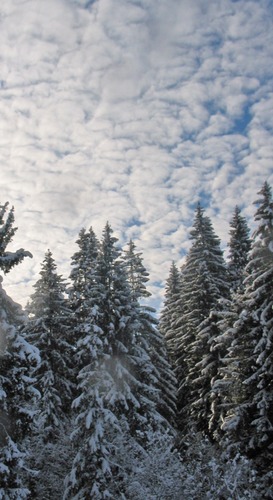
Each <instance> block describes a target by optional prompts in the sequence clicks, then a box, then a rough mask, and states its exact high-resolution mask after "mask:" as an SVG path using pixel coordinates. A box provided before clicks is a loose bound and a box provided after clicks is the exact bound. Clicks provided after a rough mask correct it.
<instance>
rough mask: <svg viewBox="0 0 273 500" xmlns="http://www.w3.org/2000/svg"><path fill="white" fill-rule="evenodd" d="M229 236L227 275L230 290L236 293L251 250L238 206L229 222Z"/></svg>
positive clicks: (245, 226)
mask: <svg viewBox="0 0 273 500" xmlns="http://www.w3.org/2000/svg"><path fill="white" fill-rule="evenodd" d="M229 234H230V240H229V243H228V246H229V254H228V275H229V281H230V289H231V291H233V292H236V291H238V289H240V288H242V283H243V279H244V271H245V267H246V265H247V262H248V255H249V252H250V249H251V239H250V237H249V234H250V229H249V227H248V225H247V221H246V219H245V217H243V216H242V215H241V210H240V208H239V207H238V206H236V207H235V210H234V213H233V217H232V219H231V221H230V231H229Z"/></svg>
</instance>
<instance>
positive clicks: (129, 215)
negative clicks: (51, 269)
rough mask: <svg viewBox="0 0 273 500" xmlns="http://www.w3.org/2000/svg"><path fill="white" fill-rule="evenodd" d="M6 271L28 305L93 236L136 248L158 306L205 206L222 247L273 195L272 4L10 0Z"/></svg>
mask: <svg viewBox="0 0 273 500" xmlns="http://www.w3.org/2000/svg"><path fill="white" fill-rule="evenodd" d="M0 46H1V52H0V168H1V176H0V193H1V194H0V200H1V203H5V202H6V201H8V202H9V203H10V207H11V206H14V209H15V220H16V226H17V227H18V231H17V233H16V235H15V237H14V241H13V243H12V245H10V247H9V250H16V249H17V248H21V247H23V248H25V249H26V250H28V251H30V252H31V253H32V254H33V258H32V259H29V258H27V259H25V261H24V262H23V263H22V264H20V265H19V266H17V267H16V268H14V269H13V270H12V271H11V272H10V273H9V274H8V275H7V276H5V277H4V288H5V290H6V291H7V292H8V294H9V295H10V296H11V297H12V298H13V300H15V301H17V302H20V303H21V304H23V305H25V303H26V302H27V300H28V299H29V296H30V295H31V293H33V288H32V286H33V284H34V283H35V282H36V281H37V279H38V278H39V271H40V269H41V262H42V260H43V259H44V255H45V252H46V251H47V250H48V249H50V250H51V251H52V252H53V257H54V258H55V260H56V264H57V266H58V272H59V273H60V274H62V275H63V276H64V278H67V277H68V276H69V273H70V261H71V256H72V255H73V253H74V252H75V251H76V250H77V245H76V243H75V242H76V240H77V236H78V233H79V231H80V229H81V228H82V227H85V228H89V227H90V226H92V227H93V229H94V231H95V232H96V234H97V236H98V237H100V236H101V233H102V230H103V228H104V226H105V224H106V222H107V221H109V223H110V224H111V226H112V228H113V230H114V234H115V236H117V237H118V238H119V242H120V244H121V246H125V245H126V243H127V242H128V241H129V240H130V239H133V240H134V242H135V244H136V246H137V249H138V251H140V252H142V253H143V259H144V264H145V266H146V268H147V270H148V271H149V273H150V278H151V279H150V287H149V289H150V291H151V293H152V299H151V305H154V306H155V307H159V305H160V303H161V300H162V295H163V291H164V290H163V288H164V283H165V280H166V278H167V276H168V272H169V268H170V265H171V262H172V261H173V260H174V261H175V262H176V263H177V264H178V265H180V264H181V263H182V262H183V258H184V256H185V253H186V252H187V250H188V249H189V247H190V241H189V230H190V227H191V225H192V221H193V217H194V210H195V207H196V204H197V202H198V201H200V202H201V203H202V204H203V206H204V207H205V208H206V213H207V215H209V216H210V217H211V219H212V223H213V226H214V228H215V231H216V233H217V235H218V236H219V237H220V238H221V241H222V245H223V249H224V248H225V247H226V242H227V240H228V231H229V221H230V219H231V217H232V213H233V211H234V207H235V205H236V204H237V205H239V206H240V208H241V209H242V213H243V215H245V216H246V217H247V218H248V220H249V224H250V226H251V227H252V226H253V213H254V211H255V207H254V206H253V202H254V201H255V199H256V198H257V194H256V193H257V191H258V190H259V189H260V188H261V186H262V184H263V183H264V181H265V180H267V181H268V182H269V183H270V184H271V185H272V186H273V141H272V131H273V2H272V1H269V0H260V1H256V0H255V1H252V0H238V1H236V0H234V1H232V0H210V1H207V0H118V1H117V0H93V1H92V0H89V1H88V0H47V1H46V2H45V1H44V0H1V3H0Z"/></svg>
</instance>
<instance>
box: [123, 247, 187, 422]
mask: <svg viewBox="0 0 273 500" xmlns="http://www.w3.org/2000/svg"><path fill="white" fill-rule="evenodd" d="M123 259H124V263H125V269H126V273H127V277H128V281H129V285H130V290H131V297H132V300H133V301H134V302H136V304H135V305H136V306H137V310H138V325H139V326H138V332H137V334H136V340H137V341H138V342H137V343H138V345H139V347H141V346H142V348H143V349H144V351H145V353H146V355H147V354H148V355H149V358H150V377H151V375H152V371H151V370H153V377H154V378H153V380H154V382H153V383H154V386H155V388H156V389H157V392H155V395H156V404H157V409H158V411H159V413H160V414H161V415H162V416H163V417H164V418H166V419H167V420H168V422H170V423H171V424H172V425H175V420H176V391H177V387H176V385H177V382H176V379H175V376H174V373H173V371H172V369H171V366H170V363H169V360H168V353H167V343H166V340H165V338H164V335H163V334H162V333H161V331H160V330H159V327H158V321H157V319H156V317H155V310H154V309H153V308H151V307H149V306H148V305H146V304H145V303H144V299H146V298H148V297H149V296H150V295H151V294H150V292H149V291H148V290H147V288H146V283H147V282H148V281H149V273H148V272H147V270H146V269H145V267H144V265H143V259H142V254H141V253H140V252H136V246H135V244H134V243H133V242H132V241H130V242H129V244H128V250H125V251H124V255H123ZM147 382H148V381H147ZM148 383H149V382H148Z"/></svg>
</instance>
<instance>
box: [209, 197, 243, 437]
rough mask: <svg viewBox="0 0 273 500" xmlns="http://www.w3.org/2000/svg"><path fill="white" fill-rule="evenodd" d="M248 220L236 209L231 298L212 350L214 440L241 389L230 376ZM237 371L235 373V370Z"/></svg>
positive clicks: (225, 304)
mask: <svg viewBox="0 0 273 500" xmlns="http://www.w3.org/2000/svg"><path fill="white" fill-rule="evenodd" d="M249 232H250V230H249V228H248V225H247V222H246V219H245V218H244V217H243V216H242V215H241V210H240V209H239V207H238V206H236V207H235V210H234V213H233V217H232V219H231V222H230V232H229V234H230V241H229V244H228V245H229V255H228V265H227V270H228V278H229V286H230V292H231V296H230V298H226V299H222V300H221V301H220V303H219V307H218V311H217V314H216V315H215V320H216V324H217V328H218V330H219V335H218V336H216V337H215V338H214V339H213V345H212V349H213V350H214V351H217V352H218V355H219V356H220V358H221V363H220V364H219V367H218V370H217V373H216V374H215V376H214V377H213V378H212V381H211V383H212V392H211V417H210V422H209V429H210V432H211V433H213V435H214V438H216V439H217V440H221V439H222V438H223V433H222V425H223V422H224V420H225V416H226V414H227V412H229V411H230V405H231V402H230V394H231V393H232V394H233V395H234V404H236V402H238V390H239V387H237V386H236V384H235V383H234V382H235V381H234V379H233V378H232V376H231V374H232V371H233V370H234V368H235V367H234V366H233V367H232V363H231V359H230V357H229V349H230V348H231V346H232V345H234V343H235V342H236V335H235V331H234V329H233V328H232V326H233V324H234V322H235V321H237V319H238V315H239V313H240V308H241V300H242V294H243V291H244V283H243V282H244V278H245V268H246V265H247V262H248V256H249V252H250V249H251V238H250V237H249ZM235 371H236V370H235Z"/></svg>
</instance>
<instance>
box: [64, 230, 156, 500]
mask: <svg viewBox="0 0 273 500" xmlns="http://www.w3.org/2000/svg"><path fill="white" fill-rule="evenodd" d="M92 276H93V279H94V282H93V283H92V285H91V286H90V287H89V296H88V302H89V317H86V318H85V320H84V322H83V324H82V326H83V328H82V329H81V332H82V334H81V336H80V337H79V339H78V343H77V357H78V358H79V366H82V368H81V370H80V373H79V375H78V397H77V399H76V400H75V401H74V403H73V406H74V408H75V411H76V414H77V417H76V423H75V432H74V433H73V440H74V446H75V459H74V462H73V467H72V470H71V473H70V474H69V475H68V477H67V480H66V492H65V497H66V498H72V497H73V498H75V499H77V498H78V499H80V498H94V499H102V498H107V497H113V498H123V496H122V495H125V496H124V498H126V493H125V488H126V481H125V476H126V475H127V474H128V473H130V471H127V470H124V469H123V468H122V464H120V463H119V460H118V455H117V447H119V445H120V438H121V437H122V442H123V446H124V453H125V454H126V452H127V451H128V449H127V451H126V447H127V448H128V446H130V443H131V440H132V439H133V442H134V443H135V444H136V443H137V441H136V440H137V439H139V436H140V441H141V440H144V441H145V438H147V437H148V436H149V431H150V430H151V428H157V429H158V427H159V422H160V416H159V415H158V413H157V412H156V408H155V403H154V402H153V399H152V397H151V396H153V393H154V391H155V389H154V388H153V387H152V386H151V387H149V386H147V384H146V383H145V380H146V379H147V375H148V371H149V373H152V370H151V367H150V364H149V363H150V358H149V356H148V355H145V353H144V352H143V349H139V346H138V344H137V340H136V339H137V335H136V332H138V308H137V307H136V305H135V301H134V300H133V299H132V297H131V291H130V286H129V283H128V280H127V274H126V271H125V265H124V261H122V259H121V252H120V249H119V248H118V247H117V239H116V238H115V237H113V235H112V229H111V228H110V226H109V224H107V225H106V227H105V229H104V232H103V237H102V241H101V242H100V245H99V252H98V256H97V258H96V259H95V261H93V271H92ZM86 298H87V296H86ZM84 331H85V335H83V332H84ZM140 354H141V355H140ZM81 359H83V360H84V361H83V362H81ZM140 376H143V379H140ZM143 380H144V381H143ZM150 397H151V399H149V398H150ZM161 420H162V419H161Z"/></svg>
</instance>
